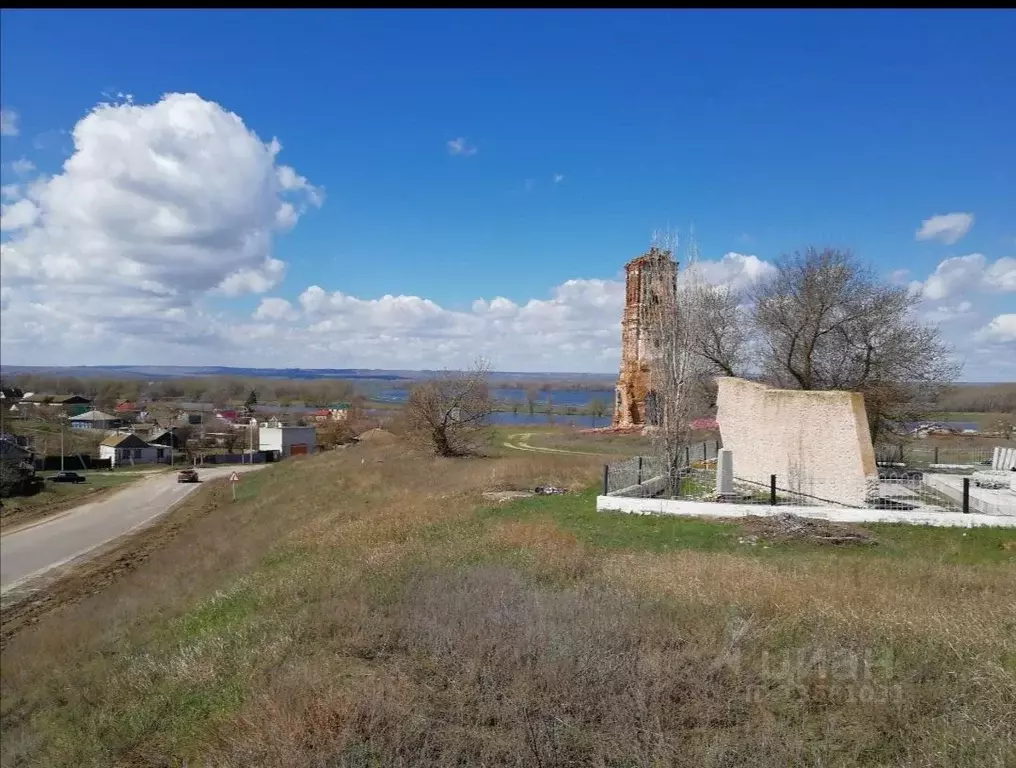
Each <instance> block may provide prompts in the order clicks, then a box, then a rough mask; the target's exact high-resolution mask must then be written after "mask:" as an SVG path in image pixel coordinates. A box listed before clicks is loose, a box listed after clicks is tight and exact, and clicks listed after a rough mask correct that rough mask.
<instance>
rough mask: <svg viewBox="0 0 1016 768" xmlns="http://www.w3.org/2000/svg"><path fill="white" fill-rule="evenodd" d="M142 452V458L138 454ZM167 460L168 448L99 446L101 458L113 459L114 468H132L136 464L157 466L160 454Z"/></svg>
mask: <svg viewBox="0 0 1016 768" xmlns="http://www.w3.org/2000/svg"><path fill="white" fill-rule="evenodd" d="M138 451H140V456H139V455H137V452H138ZM160 452H161V453H162V459H163V460H165V459H166V458H167V457H168V455H169V449H168V448H159V447H157V446H148V447H146V448H114V447H113V446H110V445H100V446H99V458H100V459H111V460H112V461H113V466H114V467H121V466H128V467H129V466H132V465H134V464H155V463H156V462H158V461H159V460H160V459H159V453H160Z"/></svg>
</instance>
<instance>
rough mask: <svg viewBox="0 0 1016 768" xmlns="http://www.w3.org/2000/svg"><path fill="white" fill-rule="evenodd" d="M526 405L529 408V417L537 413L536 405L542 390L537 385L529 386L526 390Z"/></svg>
mask: <svg viewBox="0 0 1016 768" xmlns="http://www.w3.org/2000/svg"><path fill="white" fill-rule="evenodd" d="M525 393H526V404H527V405H528V406H529V415H530V416H532V415H533V414H535V413H536V403H537V401H538V400H539V399H540V388H539V387H538V386H537V385H535V384H527V385H526V388H525Z"/></svg>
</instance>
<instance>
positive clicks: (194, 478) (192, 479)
mask: <svg viewBox="0 0 1016 768" xmlns="http://www.w3.org/2000/svg"><path fill="white" fill-rule="evenodd" d="M176 481H177V482H178V483H198V482H201V481H200V480H198V473H197V471H195V470H193V469H181V470H180V472H179V473H178V474H177V476H176Z"/></svg>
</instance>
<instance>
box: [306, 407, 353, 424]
mask: <svg viewBox="0 0 1016 768" xmlns="http://www.w3.org/2000/svg"><path fill="white" fill-rule="evenodd" d="M348 413H349V412H348V411H347V410H346V409H345V408H318V409H317V410H316V411H314V412H312V413H311V415H310V418H311V419H312V420H313V421H319V422H320V421H345V419H346V416H347V415H348Z"/></svg>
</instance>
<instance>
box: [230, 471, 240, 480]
mask: <svg viewBox="0 0 1016 768" xmlns="http://www.w3.org/2000/svg"><path fill="white" fill-rule="evenodd" d="M229 482H231V483H239V482H240V476H239V475H238V474H236V472H234V473H233V474H231V475H230V476H229Z"/></svg>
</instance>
